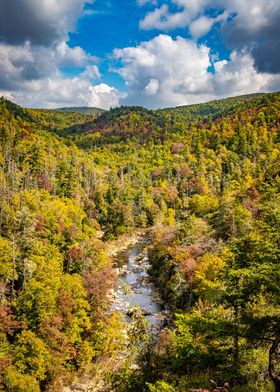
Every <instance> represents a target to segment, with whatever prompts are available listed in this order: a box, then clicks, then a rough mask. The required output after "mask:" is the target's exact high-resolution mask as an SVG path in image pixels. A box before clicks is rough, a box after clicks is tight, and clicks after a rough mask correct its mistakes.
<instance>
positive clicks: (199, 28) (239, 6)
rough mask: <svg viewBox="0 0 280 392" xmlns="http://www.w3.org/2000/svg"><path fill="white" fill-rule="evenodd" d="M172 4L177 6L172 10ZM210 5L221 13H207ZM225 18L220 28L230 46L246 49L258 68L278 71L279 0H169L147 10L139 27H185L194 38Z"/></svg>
mask: <svg viewBox="0 0 280 392" xmlns="http://www.w3.org/2000/svg"><path fill="white" fill-rule="evenodd" d="M171 4H172V5H173V7H170V5H171ZM174 6H175V7H177V10H175V11H174ZM211 9H212V10H213V9H216V10H219V11H220V13H222V12H224V13H223V14H222V16H221V15H220V16H218V17H216V18H215V17H209V12H208V11H209V10H211ZM229 16H230V17H229ZM225 21H227V23H222V29H221V31H222V33H223V35H224V38H225V40H226V42H227V44H228V46H229V47H230V48H231V49H232V50H234V49H239V50H242V49H244V48H247V50H248V51H249V50H250V51H251V54H252V56H253V58H254V63H255V66H256V68H257V69H258V71H260V72H267V73H279V72H280V57H279V53H280V40H279V36H280V2H279V1H275V0H254V2H251V1H244V0H197V1H196V0H170V1H165V2H164V4H162V5H161V6H156V8H155V9H154V10H152V11H150V12H148V13H147V14H146V16H145V17H144V19H143V20H141V21H140V27H141V28H142V29H145V30H151V29H158V30H161V31H171V30H174V29H176V28H188V29H189V32H190V34H191V35H192V36H193V37H194V38H196V39H197V38H200V37H203V36H204V35H205V34H207V33H208V32H209V31H210V30H211V28H212V26H213V25H214V24H215V23H218V22H225Z"/></svg>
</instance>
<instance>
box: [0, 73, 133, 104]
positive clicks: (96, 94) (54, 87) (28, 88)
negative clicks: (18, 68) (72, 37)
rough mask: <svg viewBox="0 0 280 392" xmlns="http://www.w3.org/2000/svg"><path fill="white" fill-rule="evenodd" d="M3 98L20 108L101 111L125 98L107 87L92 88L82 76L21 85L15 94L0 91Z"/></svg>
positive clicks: (57, 75)
mask: <svg viewBox="0 0 280 392" xmlns="http://www.w3.org/2000/svg"><path fill="white" fill-rule="evenodd" d="M0 96H5V97H7V98H9V99H12V100H13V101H15V102H17V103H18V104H20V105H22V106H28V107H34V108H41V107H44V108H49V109H52V108H57V107H64V106H96V107H100V108H103V109H109V108H110V107H114V106H118V104H119V99H120V98H125V96H126V94H125V93H121V92H119V91H118V90H117V89H116V88H114V87H111V86H108V85H107V84H104V83H102V84H99V85H97V86H94V85H92V84H91V83H90V81H89V80H87V79H86V78H84V77H82V76H78V77H74V78H64V77H63V76H62V75H60V74H56V75H52V76H51V77H49V78H44V79H39V80H32V81H28V82H27V81H25V82H24V84H22V85H21V88H20V89H17V90H15V91H10V90H5V89H0Z"/></svg>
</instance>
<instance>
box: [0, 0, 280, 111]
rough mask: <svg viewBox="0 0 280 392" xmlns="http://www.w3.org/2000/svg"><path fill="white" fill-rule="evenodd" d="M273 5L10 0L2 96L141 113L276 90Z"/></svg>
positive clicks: (277, 8) (267, 1) (3, 22)
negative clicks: (135, 109) (133, 107)
mask: <svg viewBox="0 0 280 392" xmlns="http://www.w3.org/2000/svg"><path fill="white" fill-rule="evenodd" d="M279 37H280V2H279V0H254V1H253V0H247V1H244V0H130V1H128V0H126V1H125V0H103V1H102V0H95V1H94V0H88V1H87V2H86V1H84V0H57V1H56V2H53V0H45V1H44V2H43V3H41V2H38V3H36V2H34V0H13V1H11V2H6V3H4V5H3V12H1V14H0V53H1V56H0V95H4V96H6V97H8V98H10V99H12V100H14V101H15V102H17V103H19V104H23V105H25V106H31V107H50V108H52V107H60V106H72V105H73V106H78V105H82V106H100V107H103V108H106V109H108V108H109V107H111V106H117V105H120V104H126V105H131V104H133V105H134V104H137V105H143V106H146V107H149V108H157V107H167V106H178V105H184V104H190V103H196V102H205V101H209V100H211V99H219V98H223V97H227V96H234V95H241V94H246V93H253V92H260V91H276V90H280V56H279V53H280V42H279V41H280V40H279Z"/></svg>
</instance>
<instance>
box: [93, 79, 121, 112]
mask: <svg viewBox="0 0 280 392" xmlns="http://www.w3.org/2000/svg"><path fill="white" fill-rule="evenodd" d="M125 97H126V93H121V92H120V91H118V90H117V89H116V88H114V87H111V86H108V85H107V84H105V83H100V84H99V85H97V86H90V87H89V96H88V105H89V106H95V107H99V108H103V109H110V108H111V107H116V106H118V105H119V100H120V98H125Z"/></svg>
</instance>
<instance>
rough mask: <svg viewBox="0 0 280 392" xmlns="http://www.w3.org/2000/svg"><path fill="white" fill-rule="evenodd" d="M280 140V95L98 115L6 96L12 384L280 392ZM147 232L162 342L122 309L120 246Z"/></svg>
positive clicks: (6, 290) (1, 282)
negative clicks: (116, 306)
mask: <svg viewBox="0 0 280 392" xmlns="http://www.w3.org/2000/svg"><path fill="white" fill-rule="evenodd" d="M279 132H280V93H273V94H261V95H250V96H243V97H234V98H230V99H225V100H221V101H214V102H210V103H206V104H201V105H191V106H185V107H179V108H171V109H161V110H147V109H144V108H141V107H120V108H115V109H112V110H110V111H107V112H103V113H101V114H100V115H98V116H96V115H94V114H82V113H80V112H68V111H54V110H36V109H23V108H21V107H20V106H18V105H16V104H14V103H12V102H10V101H8V100H6V99H3V98H2V99H0V389H1V390H7V391H8V392H15V391H17V392H29V391H32V392H48V391H60V390H62V389H63V386H67V387H68V386H69V390H70V389H71V390H75V387H74V385H73V384H75V383H76V385H78V387H77V388H76V389H78V388H79V382H78V381H79V380H92V378H95V379H97V380H96V381H98V382H97V384H99V385H100V388H101V390H102V391H105V390H106V391H114V392H131V391H133V392H138V391H139V392H140V391H147V392H155V391H156V392H157V391H175V392H181V391H184V390H186V391H187V390H192V389H193V390H195V389H201V390H203V389H206V390H211V389H213V388H214V386H215V385H217V387H222V386H223V385H224V390H226V389H228V387H227V386H226V384H227V383H228V384H229V385H230V387H231V390H232V391H258V392H260V391H273V390H276V391H277V385H279V383H280V375H279V372H278V370H277V369H278V365H279V352H280V341H279V336H280V335H279V334H280V332H279V325H280V293H279V280H280V276H279V271H280V268H279V263H280V261H279V260H280V254H279V249H280V244H279V227H280V202H279V194H280V176H279V173H280V145H279V143H280V133H279ZM139 232H142V233H146V235H147V240H148V243H147V244H146V245H147V247H146V249H145V253H143V254H144V255H145V256H143V257H145V259H147V261H148V262H149V267H150V268H149V274H150V277H151V281H152V282H153V283H154V284H155V285H156V287H157V290H158V293H159V294H160V296H161V298H162V301H163V302H162V307H163V308H164V309H165V313H167V315H168V317H167V319H166V321H165V324H164V323H163V325H162V330H161V332H160V334H159V335H156V334H150V332H148V331H147V327H146V325H147V318H145V316H144V315H145V314H146V313H147V311H146V310H145V309H142V312H141V311H140V312H138V311H137V312H134V313H135V314H134V315H133V317H132V319H130V323H128V322H127V319H126V318H123V317H121V315H120V314H118V313H117V312H113V310H112V308H111V302H112V298H113V297H114V295H115V294H116V293H115V290H116V283H117V282H119V281H116V272H117V271H116V269H114V264H113V260H112V259H111V256H110V254H111V253H110V250H111V249H112V247H117V246H119V247H120V248H121V247H123V244H125V243H127V241H128V240H129V239H130V238H132V239H133V238H134V235H135V233H139ZM121 262H123V259H122V261H121ZM136 262H137V260H136ZM139 269H141V265H139ZM120 278H121V277H120ZM149 283H150V281H149V282H148V284H149ZM124 290H126V291H127V292H128V293H129V288H128V287H126V285H124ZM149 290H150V288H149ZM139 295H141V293H139ZM132 313H133V312H132ZM74 380H75V381H74ZM71 384H72V386H71ZM70 386H71V388H70ZM215 388H216V387H215ZM83 389H86V388H84V387H83ZM87 389H89V388H87ZM92 389H94V388H93V387H92ZM216 389H217V388H216ZM95 390H97V389H95Z"/></svg>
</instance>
